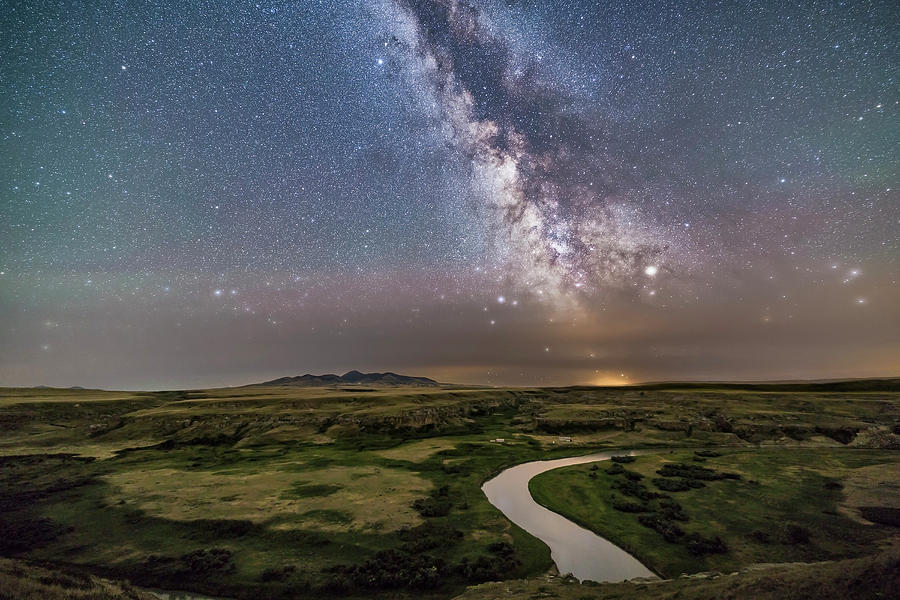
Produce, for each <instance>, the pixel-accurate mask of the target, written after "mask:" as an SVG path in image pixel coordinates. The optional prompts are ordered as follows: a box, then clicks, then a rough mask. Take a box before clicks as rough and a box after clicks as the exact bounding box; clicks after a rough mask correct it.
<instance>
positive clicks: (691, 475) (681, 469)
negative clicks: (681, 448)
mask: <svg viewBox="0 0 900 600" xmlns="http://www.w3.org/2000/svg"><path fill="white" fill-rule="evenodd" d="M656 472H657V473H658V474H659V475H662V476H663V477H684V478H685V479H699V480H703V481H716V480H719V479H740V478H741V476H740V475H738V474H737V473H725V472H717V471H714V470H712V469H709V468H707V467H701V466H700V465H689V464H686V463H666V464H664V465H663V466H662V467H661V468H660V469H659V470H657V471H656Z"/></svg>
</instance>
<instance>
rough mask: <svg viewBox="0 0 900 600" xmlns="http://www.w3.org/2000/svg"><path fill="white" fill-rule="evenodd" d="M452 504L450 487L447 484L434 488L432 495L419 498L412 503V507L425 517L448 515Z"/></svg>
mask: <svg viewBox="0 0 900 600" xmlns="http://www.w3.org/2000/svg"><path fill="white" fill-rule="evenodd" d="M452 506H453V502H451V501H450V488H449V487H448V486H446V485H442V486H441V487H439V488H437V489H435V490H433V491H432V492H431V496H429V497H427V498H419V499H417V500H416V501H414V502H413V503H412V507H413V508H414V509H416V510H417V511H418V512H419V514H420V515H422V516H423V517H446V516H447V515H448V514H449V513H450V508H452Z"/></svg>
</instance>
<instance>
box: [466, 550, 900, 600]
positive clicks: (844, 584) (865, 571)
mask: <svg viewBox="0 0 900 600" xmlns="http://www.w3.org/2000/svg"><path fill="white" fill-rule="evenodd" d="M898 589H900V551H898V550H896V549H893V550H888V551H886V552H883V553H880V554H878V555H875V556H867V557H865V558H858V559H848V560H843V561H839V562H831V563H813V564H787V565H770V566H766V567H765V568H758V569H756V568H755V569H749V570H746V571H743V572H740V573H734V574H728V575H721V576H712V577H702V578H699V577H682V578H679V579H673V580H668V581H663V582H658V583H648V584H633V583H627V582H626V583H618V584H611V583H606V584H588V585H578V583H577V582H575V581H573V580H567V579H565V578H560V577H554V578H546V579H531V580H520V581H506V582H503V583H486V584H482V585H479V586H475V587H472V588H470V589H469V590H467V591H466V592H465V593H463V594H462V595H460V596H457V598H456V599H455V600H534V599H536V598H554V599H556V600H591V599H593V598H597V599H600V598H604V599H613V598H614V599H616V600H675V599H677V600H710V599H711V598H716V599H726V598H727V599H729V600H784V599H785V598H790V599H791V600H825V599H827V600H844V599H847V598H853V599H854V600H881V599H884V598H894V597H896V594H897V590H898Z"/></svg>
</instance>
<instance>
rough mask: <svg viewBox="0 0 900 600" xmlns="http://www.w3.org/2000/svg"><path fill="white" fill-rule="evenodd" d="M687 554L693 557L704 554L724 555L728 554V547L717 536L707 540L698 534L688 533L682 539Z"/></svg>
mask: <svg viewBox="0 0 900 600" xmlns="http://www.w3.org/2000/svg"><path fill="white" fill-rule="evenodd" d="M684 542H685V544H686V545H687V549H688V552H690V553H691V554H693V555H694V556H704V555H706V554H724V553H726V552H728V546H726V545H725V542H723V541H722V538H720V537H719V536H715V537H711V538H707V537H703V536H702V535H700V534H699V533H690V534H688V535H687V536H685V538H684Z"/></svg>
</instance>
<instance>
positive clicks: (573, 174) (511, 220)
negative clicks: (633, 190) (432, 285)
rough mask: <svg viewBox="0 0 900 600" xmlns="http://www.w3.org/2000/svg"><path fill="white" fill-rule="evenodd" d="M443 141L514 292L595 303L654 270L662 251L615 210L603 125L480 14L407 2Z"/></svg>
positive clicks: (615, 179) (464, 7) (620, 181)
mask: <svg viewBox="0 0 900 600" xmlns="http://www.w3.org/2000/svg"><path fill="white" fill-rule="evenodd" d="M403 4H404V6H403V9H404V13H405V15H406V16H408V18H409V21H410V24H409V30H411V34H409V35H408V37H407V38H406V39H407V44H406V47H408V48H409V49H410V50H411V52H413V53H414V55H415V57H416V59H417V60H418V61H419V62H420V72H419V76H420V77H422V78H424V79H426V80H427V82H428V83H429V84H430V88H431V92H432V93H433V95H434V97H435V101H436V103H437V104H438V105H439V106H440V112H441V116H442V118H443V120H444V122H445V124H446V127H447V130H448V131H447V134H448V137H449V138H450V139H451V140H452V142H453V143H454V144H455V145H456V146H457V147H458V148H459V149H460V151H462V152H464V153H465V155H466V157H467V158H469V159H470V160H471V161H472V171H473V179H474V183H475V187H476V195H477V197H478V198H479V200H480V202H481V203H482V208H483V211H482V212H483V213H484V214H485V216H486V217H487V218H489V219H491V220H492V221H493V222H494V227H493V228H492V230H493V231H495V232H496V233H498V235H499V239H498V240H497V241H496V243H497V244H498V245H499V246H500V255H501V256H502V259H503V260H504V264H505V265H507V266H508V271H507V273H508V275H509V277H510V278H511V279H513V280H514V282H515V284H517V286H518V287H520V288H522V289H524V290H530V291H533V292H536V293H538V294H544V293H545V292H546V293H548V295H550V296H552V297H553V298H554V299H555V300H558V299H560V298H562V297H565V296H566V295H567V294H570V293H571V292H572V291H573V290H582V291H583V292H585V293H586V294H595V293H597V291H598V290H600V289H602V288H603V287H604V286H611V285H620V284H621V282H622V281H623V280H627V279H629V278H633V277H634V276H635V275H636V273H637V272H638V270H639V269H641V268H643V265H644V264H645V263H646V262H647V261H650V262H658V255H659V254H661V252H662V249H663V247H664V242H659V241H656V240H657V239H658V238H659V236H656V237H654V236H652V235H650V234H649V233H648V232H647V231H646V230H645V229H643V228H641V227H640V224H639V223H633V222H632V221H633V220H634V217H630V218H629V217H627V216H624V215H621V214H619V213H618V212H617V211H616V206H615V205H614V204H613V203H612V202H611V201H610V200H611V199H612V198H614V197H615V196H616V195H617V194H621V193H622V187H623V185H628V177H627V176H626V175H625V173H624V171H625V170H626V167H625V166H624V165H623V164H622V162H621V159H620V158H618V157H617V156H616V155H615V154H613V153H612V152H611V151H610V150H609V144H610V143H613V144H615V143H616V140H611V139H609V136H608V134H607V133H606V132H604V131H603V129H602V126H601V124H598V123H595V122H592V121H590V120H587V119H585V118H583V117H582V116H581V115H580V114H579V113H578V112H577V108H575V107H573V102H572V100H571V99H569V98H567V97H565V96H564V95H562V94H560V93H558V92H557V91H555V90H554V89H552V87H551V86H550V85H549V84H547V83H545V82H543V81H541V78H540V77H541V76H540V73H539V67H538V66H537V65H536V64H534V61H533V60H532V59H531V58H528V57H521V56H517V55H516V54H515V52H514V51H513V49H512V48H511V47H510V46H509V44H507V43H505V42H504V41H503V40H502V39H500V38H498V37H497V36H495V35H494V34H493V33H492V32H491V30H490V27H489V25H488V24H486V23H485V20H484V17H483V13H482V12H481V11H480V10H479V9H478V7H477V6H475V5H472V4H469V3H466V2H456V1H446V2H443V1H438V2H411V3H403Z"/></svg>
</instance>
